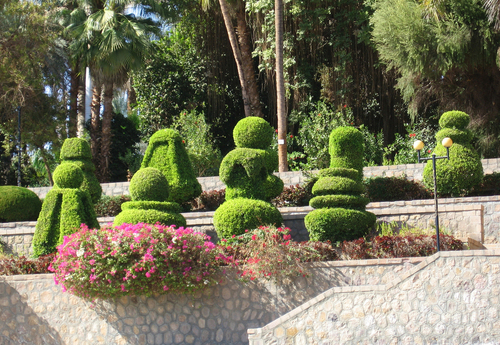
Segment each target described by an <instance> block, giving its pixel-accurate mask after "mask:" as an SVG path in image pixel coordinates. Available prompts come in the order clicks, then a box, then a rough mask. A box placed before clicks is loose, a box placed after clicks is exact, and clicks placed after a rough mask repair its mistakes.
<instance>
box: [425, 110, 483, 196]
mask: <svg viewBox="0 0 500 345" xmlns="http://www.w3.org/2000/svg"><path fill="white" fill-rule="evenodd" d="M439 124H440V126H441V127H442V129H441V130H440V131H439V132H437V133H436V139H437V146H436V148H435V150H434V152H433V154H436V155H437V156H446V148H445V147H444V146H443V145H442V144H441V141H442V139H443V138H445V137H447V136H448V137H450V138H451V139H452V140H453V145H452V146H451V147H450V149H449V151H450V159H449V160H447V159H439V160H437V161H436V181H437V192H438V194H440V195H452V196H460V195H467V194H468V193H469V192H470V191H471V190H472V188H474V187H475V186H477V185H478V184H479V183H481V181H482V179H483V176H484V172H483V165H482V163H481V157H480V156H479V154H478V153H477V152H476V150H475V149H474V148H473V146H472V144H471V142H470V141H471V137H472V135H471V132H470V131H469V130H467V129H466V128H465V127H466V126H467V125H468V124H469V115H467V114H466V113H464V112H461V111H449V112H446V113H444V114H443V115H442V116H441V118H440V120H439ZM423 182H424V184H425V186H426V187H427V188H429V189H433V188H434V172H433V167H432V161H428V162H427V164H426V165H425V168H424V174H423Z"/></svg>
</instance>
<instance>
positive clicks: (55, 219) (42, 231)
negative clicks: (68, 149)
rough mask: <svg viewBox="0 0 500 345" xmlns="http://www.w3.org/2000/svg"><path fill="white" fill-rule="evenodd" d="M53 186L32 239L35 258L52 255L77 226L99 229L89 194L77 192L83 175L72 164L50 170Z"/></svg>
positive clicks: (44, 203) (81, 190)
mask: <svg viewBox="0 0 500 345" xmlns="http://www.w3.org/2000/svg"><path fill="white" fill-rule="evenodd" d="M53 177H54V182H55V186H54V188H52V189H51V190H50V191H49V192H48V193H47V196H46V197H45V199H44V201H43V205H42V210H41V212H40V215H39V217H38V221H37V223H36V228H35V234H34V236H33V254H34V255H35V256H40V255H45V254H50V253H54V252H55V251H56V247H57V246H58V245H59V244H61V243H62V242H63V239H64V236H67V235H71V234H73V233H75V232H76V231H78V229H79V228H80V225H81V224H86V225H87V226H88V227H90V228H96V229H98V228H99V222H97V218H96V215H95V211H94V206H93V204H92V200H91V197H90V194H89V193H88V192H87V191H86V190H83V189H81V187H80V186H82V185H83V182H84V181H85V174H84V173H83V171H82V169H80V168H79V167H78V166H77V165H76V164H71V163H66V164H61V165H59V166H58V167H57V168H56V170H55V171H54V175H53Z"/></svg>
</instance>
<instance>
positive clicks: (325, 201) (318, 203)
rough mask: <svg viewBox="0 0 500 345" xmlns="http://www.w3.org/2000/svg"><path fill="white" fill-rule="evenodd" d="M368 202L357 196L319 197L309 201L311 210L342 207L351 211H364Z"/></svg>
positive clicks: (366, 199)
mask: <svg viewBox="0 0 500 345" xmlns="http://www.w3.org/2000/svg"><path fill="white" fill-rule="evenodd" d="M369 202H370V200H369V199H368V198H365V197H362V196H358V195H342V194H338V195H319V196H316V197H314V198H312V199H311V200H310V201H309V206H311V207H312V208H334V207H343V208H350V209H353V210H361V211H364V210H365V206H366V205H368V203H369Z"/></svg>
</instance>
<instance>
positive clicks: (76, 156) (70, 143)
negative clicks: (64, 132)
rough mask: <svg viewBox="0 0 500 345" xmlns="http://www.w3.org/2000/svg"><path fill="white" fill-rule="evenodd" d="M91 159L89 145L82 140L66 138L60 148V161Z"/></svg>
mask: <svg viewBox="0 0 500 345" xmlns="http://www.w3.org/2000/svg"><path fill="white" fill-rule="evenodd" d="M86 159H89V160H90V159H92V152H91V150H90V145H89V143H88V142H87V141H86V140H85V139H82V138H68V139H66V140H64V143H63V145H62V147H61V160H63V161H65V160H86Z"/></svg>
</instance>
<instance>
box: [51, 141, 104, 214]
mask: <svg viewBox="0 0 500 345" xmlns="http://www.w3.org/2000/svg"><path fill="white" fill-rule="evenodd" d="M68 163H72V164H75V165H76V166H78V167H79V168H80V169H82V171H83V183H82V185H81V186H80V188H81V189H82V190H86V191H87V192H89V194H90V197H91V198H92V202H93V203H94V204H96V203H97V202H98V201H99V199H100V198H101V194H102V188H101V184H100V183H99V181H98V180H97V178H96V177H95V175H94V171H95V167H94V164H93V163H92V155H91V151H90V145H89V143H88V142H87V141H86V140H85V139H81V138H68V139H66V140H64V143H63V146H62V148H61V165H64V164H68Z"/></svg>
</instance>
